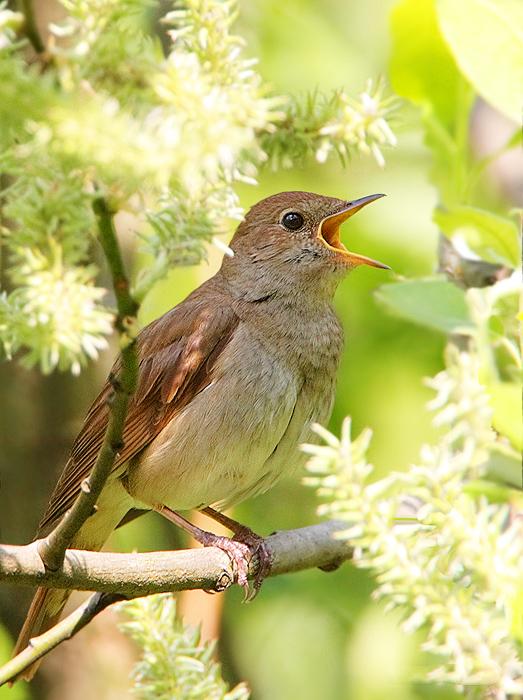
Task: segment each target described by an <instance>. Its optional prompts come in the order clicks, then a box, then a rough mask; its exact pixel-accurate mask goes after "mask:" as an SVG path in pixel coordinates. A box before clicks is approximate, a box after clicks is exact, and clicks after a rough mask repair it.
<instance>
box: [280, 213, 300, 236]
mask: <svg viewBox="0 0 523 700" xmlns="http://www.w3.org/2000/svg"><path fill="white" fill-rule="evenodd" d="M281 222H282V224H283V225H284V226H285V228H286V229H288V230H289V231H297V230H298V229H299V228H301V227H302V226H303V224H304V223H305V222H304V220H303V216H302V215H301V214H298V212H297V211H288V212H287V213H286V214H284V215H283V218H282V220H281Z"/></svg>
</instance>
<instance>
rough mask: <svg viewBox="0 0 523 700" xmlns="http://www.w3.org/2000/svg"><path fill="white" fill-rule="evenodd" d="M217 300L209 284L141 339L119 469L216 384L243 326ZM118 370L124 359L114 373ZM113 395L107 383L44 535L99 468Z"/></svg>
mask: <svg viewBox="0 0 523 700" xmlns="http://www.w3.org/2000/svg"><path fill="white" fill-rule="evenodd" d="M216 296H218V295H216V294H215V295H214V296H213V297H212V299H211V298H209V295H208V293H206V285H203V286H202V287H200V288H199V289H198V290H196V292H195V293H194V294H193V295H191V296H190V297H188V298H187V299H186V300H185V301H184V302H182V303H181V304H180V305H179V306H176V307H175V308H174V309H171V311H169V312H168V313H166V314H165V315H164V316H162V317H161V318H159V319H158V320H156V321H153V323H151V324H150V325H149V326H147V327H146V328H144V329H143V331H142V332H141V333H140V335H139V336H138V341H137V346H138V354H139V359H140V363H139V368H140V375H139V381H138V388H137V390H136V393H135V394H134V396H133V398H132V399H131V403H130V405H129V410H128V413H127V419H126V422H125V427H124V432H123V448H122V450H121V452H120V454H119V456H118V458H117V460H116V462H115V465H114V468H115V469H116V468H117V467H119V466H121V465H122V464H124V463H125V462H127V461H128V460H130V459H131V458H132V457H134V456H135V455H136V454H138V453H139V452H140V451H141V450H143V448H144V447H146V445H147V444H148V443H149V442H151V440H153V439H154V438H155V437H156V435H158V433H159V432H160V431H161V430H162V429H163V428H164V427H165V426H166V425H167V423H169V421H170V420H171V419H172V418H173V416H174V415H175V414H176V413H177V412H178V411H180V410H181V409H182V408H183V407H184V406H185V405H187V403H189V402H190V401H191V399H192V398H193V397H194V396H195V395H196V394H197V393H198V392H200V391H202V389H204V388H205V387H206V386H207V385H208V384H209V383H210V381H211V372H212V368H213V365H214V363H215V362H216V359H217V358H218V356H219V355H220V353H221V352H222V350H223V348H224V347H225V345H226V344H227V341H228V340H229V338H230V337H231V335H232V334H233V332H234V330H235V328H236V327H237V325H238V322H239V319H238V317H237V316H236V314H235V313H234V311H233V310H232V309H231V308H230V306H227V305H225V303H224V300H223V298H222V299H220V297H219V296H218V299H216ZM118 367H119V360H117V361H116V362H115V364H114V366H113V370H112V371H118ZM110 392H111V386H110V384H109V383H108V382H107V383H106V384H105V386H104V387H103V389H102V391H101V392H100V394H99V396H98V397H97V399H96V400H95V401H94V403H93V405H92V406H91V408H90V410H89V412H88V414H87V416H86V418H85V421H84V424H83V427H82V429H81V431H80V433H79V435H78V437H77V438H76V440H75V442H74V444H73V448H72V451H71V455H70V457H69V460H68V462H67V464H66V466H65V469H64V471H63V472H62V475H61V476H60V479H59V481H58V483H57V485H56V488H55V490H54V492H53V495H52V496H51V500H50V502H49V505H48V507H47V511H46V513H45V515H44V517H43V519H42V521H41V523H40V527H39V532H40V533H41V532H42V531H47V530H49V529H50V527H51V526H52V525H53V524H54V523H55V522H57V521H58V519H59V518H61V517H62V516H63V514H64V513H65V512H66V511H67V509H68V508H70V507H71V505H72V503H73V502H74V499H75V498H76V496H77V495H78V492H79V489H80V484H81V482H82V480H83V479H85V478H86V477H87V476H88V475H89V473H90V471H91V469H92V468H93V465H94V463H95V460H96V457H97V455H98V451H99V449H100V447H101V444H102V441H103V437H104V434H105V429H106V426H107V419H108V414H109V408H108V404H107V399H108V397H109V395H110Z"/></svg>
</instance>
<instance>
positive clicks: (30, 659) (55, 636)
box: [0, 593, 124, 686]
mask: <svg viewBox="0 0 523 700" xmlns="http://www.w3.org/2000/svg"><path fill="white" fill-rule="evenodd" d="M121 600H124V597H123V596H121V595H118V594H115V593H95V594H94V595H92V596H91V597H90V598H88V599H87V600H86V602H85V603H83V604H82V605H80V606H79V607H78V608H77V609H76V610H75V611H74V612H72V613H71V614H70V615H69V616H68V617H66V618H65V619H64V620H62V621H61V622H59V623H58V624H57V625H55V626H54V627H51V629H50V630H47V632H44V633H43V634H41V635H39V636H38V637H33V639H31V642H30V644H29V646H27V647H26V648H25V649H24V650H23V651H22V652H21V653H20V654H17V655H16V656H15V657H13V658H12V659H11V660H10V661H8V662H7V663H6V664H5V665H4V666H2V667H1V668H0V686H1V685H3V684H4V683H9V682H10V681H14V680H16V679H17V677H18V676H20V675H21V674H22V673H23V672H24V671H25V670H26V669H27V668H29V666H32V665H33V664H34V663H35V661H38V660H39V659H41V658H42V657H43V656H45V655H46V654H48V653H49V652H50V651H52V650H53V649H54V648H55V647H57V646H58V645H59V644H61V643H62V642H63V641H65V640H67V639H71V637H72V636H73V635H75V634H76V633H77V632H79V631H80V630H81V629H82V628H83V627H85V626H86V625H87V624H88V623H89V622H91V620H92V619H93V618H94V617H95V616H96V615H98V613H101V612H102V610H105V608H107V607H108V606H109V605H112V604H113V603H116V602H118V601H121Z"/></svg>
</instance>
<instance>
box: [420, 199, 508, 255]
mask: <svg viewBox="0 0 523 700" xmlns="http://www.w3.org/2000/svg"><path fill="white" fill-rule="evenodd" d="M434 221H435V222H436V223H437V224H438V226H439V228H440V230H441V231H442V232H443V233H444V234H445V235H446V236H448V237H449V238H451V239H456V238H459V239H461V240H463V241H464V242H465V243H466V244H467V246H468V247H469V248H470V249H471V250H472V251H473V252H474V253H476V254H477V255H478V256H479V257H480V258H482V259H483V260H486V261H487V262H491V263H497V264H500V265H508V266H509V267H513V268H515V267H517V266H518V265H519V261H520V258H521V252H520V251H521V241H520V235H519V231H518V228H517V226H516V224H515V223H514V222H513V221H511V220H510V219H506V218H504V217H501V216H498V215H496V214H493V213H492V212H489V211H486V210H484V209H479V208H478V207H471V206H457V207H453V208H451V209H436V211H435V212H434Z"/></svg>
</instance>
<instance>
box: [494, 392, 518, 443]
mask: <svg viewBox="0 0 523 700" xmlns="http://www.w3.org/2000/svg"><path fill="white" fill-rule="evenodd" d="M489 394H490V398H491V406H492V410H493V411H494V415H493V416H492V424H493V426H494V428H495V429H496V430H497V431H498V432H499V433H501V434H502V435H505V436H506V437H508V439H509V440H510V442H511V443H512V444H513V445H514V447H515V448H516V449H518V450H522V449H523V424H522V423H521V408H522V406H521V387H520V386H519V385H517V384H515V383H514V384H513V383H510V382H496V383H495V384H491V385H490V386H489Z"/></svg>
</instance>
